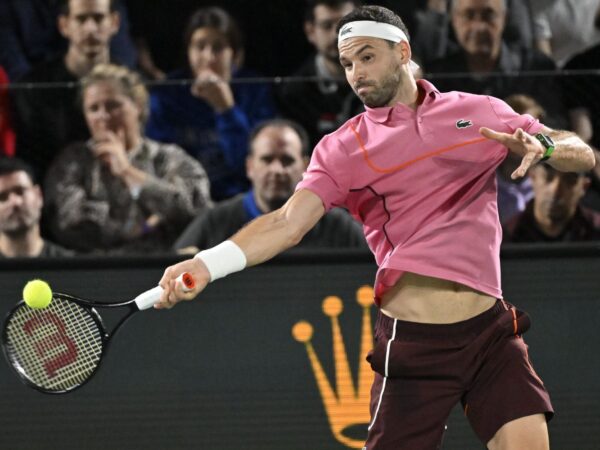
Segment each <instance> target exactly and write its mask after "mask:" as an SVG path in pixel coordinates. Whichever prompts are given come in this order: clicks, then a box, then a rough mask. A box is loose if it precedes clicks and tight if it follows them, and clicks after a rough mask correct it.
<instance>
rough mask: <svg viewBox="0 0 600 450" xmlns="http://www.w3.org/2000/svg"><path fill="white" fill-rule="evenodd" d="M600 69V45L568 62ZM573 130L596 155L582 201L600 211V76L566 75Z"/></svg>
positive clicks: (579, 68) (569, 65) (569, 66)
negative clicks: (599, 99)
mask: <svg viewBox="0 0 600 450" xmlns="http://www.w3.org/2000/svg"><path fill="white" fill-rule="evenodd" d="M597 69H600V44H599V45H596V46H594V47H592V48H590V49H588V50H586V51H585V52H583V53H580V54H579V55H577V56H575V57H574V58H573V59H571V60H570V61H569V62H568V63H567V64H566V65H565V70H569V71H585V70H587V71H590V70H597ZM563 81H564V83H565V92H567V93H568V95H567V96H566V101H565V103H566V104H567V108H568V110H569V119H570V122H571V127H572V129H573V130H574V131H575V132H576V133H577V134H578V135H579V136H580V137H581V138H582V139H583V140H584V141H585V142H587V143H589V144H591V145H592V148H593V149H594V153H595V154H596V167H595V168H594V170H593V171H592V174H591V180H592V181H591V185H590V189H588V191H587V193H586V196H585V197H584V199H583V201H582V204H583V205H585V206H587V207H589V208H593V209H594V210H596V211H600V164H599V163H598V161H600V152H599V151H598V149H599V148H600V102H598V98H600V76H599V75H598V74H590V73H589V72H588V73H578V74H577V73H570V74H567V75H565V76H564V77H563Z"/></svg>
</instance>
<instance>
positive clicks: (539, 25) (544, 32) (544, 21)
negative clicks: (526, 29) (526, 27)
mask: <svg viewBox="0 0 600 450" xmlns="http://www.w3.org/2000/svg"><path fill="white" fill-rule="evenodd" d="M533 37H534V40H535V46H536V47H537V49H538V50H539V51H540V52H542V53H544V54H545V55H546V56H548V57H549V58H552V44H551V39H552V30H551V29H550V23H549V22H548V17H547V16H546V13H545V12H544V11H538V12H537V13H535V14H534V16H533Z"/></svg>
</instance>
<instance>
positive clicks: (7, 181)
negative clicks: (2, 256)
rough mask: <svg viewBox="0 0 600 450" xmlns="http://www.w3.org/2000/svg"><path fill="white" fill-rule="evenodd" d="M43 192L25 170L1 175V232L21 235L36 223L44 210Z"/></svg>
mask: <svg viewBox="0 0 600 450" xmlns="http://www.w3.org/2000/svg"><path fill="white" fill-rule="evenodd" d="M42 204H43V201H42V193H41V190H40V188H39V186H37V185H34V184H33V183H32V181H31V179H30V178H29V175H27V173H25V172H23V171H18V172H13V173H10V174H6V175H0V232H2V233H5V234H7V235H9V236H19V235H22V234H24V233H25V232H27V231H28V230H30V229H31V228H32V227H33V226H34V225H36V224H37V223H38V222H39V220H40V216H41V211H42Z"/></svg>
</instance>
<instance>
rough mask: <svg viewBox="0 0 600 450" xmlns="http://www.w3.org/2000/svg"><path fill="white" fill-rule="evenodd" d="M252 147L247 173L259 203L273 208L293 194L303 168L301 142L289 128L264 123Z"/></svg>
mask: <svg viewBox="0 0 600 450" xmlns="http://www.w3.org/2000/svg"><path fill="white" fill-rule="evenodd" d="M251 146H252V149H251V151H252V153H251V154H250V155H249V156H248V159H247V160H246V173H247V175H248V178H249V179H250V181H251V182H252V186H253V188H254V195H255V196H256V197H257V201H258V202H259V205H260V204H262V205H263V207H264V206H266V207H267V208H268V210H269V211H273V210H275V209H277V208H279V207H281V206H283V204H284V203H285V202H286V201H287V200H288V199H289V198H290V197H291V196H292V194H293V193H294V188H295V187H296V185H297V184H298V182H299V181H300V179H301V178H302V173H303V172H304V170H305V169H306V159H305V158H304V157H303V156H302V141H301V140H300V137H299V136H298V134H297V133H296V132H295V131H294V130H293V129H292V128H289V127H274V126H267V127H266V128H264V129H263V130H261V132H260V133H258V135H257V136H256V137H255V138H254V141H253V142H252V144H251Z"/></svg>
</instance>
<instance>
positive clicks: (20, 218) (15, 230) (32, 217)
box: [0, 210, 40, 239]
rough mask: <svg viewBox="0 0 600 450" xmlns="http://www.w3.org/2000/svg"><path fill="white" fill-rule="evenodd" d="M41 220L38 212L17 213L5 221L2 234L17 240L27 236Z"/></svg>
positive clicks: (0, 227) (25, 211) (0, 230)
mask: <svg viewBox="0 0 600 450" xmlns="http://www.w3.org/2000/svg"><path fill="white" fill-rule="evenodd" d="M39 219H40V214H39V213H37V212H36V211H27V210H21V211H15V212H14V213H13V214H11V215H9V216H8V217H7V218H6V219H5V220H4V223H2V226H0V232H2V233H4V234H6V235H7V236H10V237H11V238H15V239H16V238H19V237H22V236H24V235H25V234H27V233H28V232H29V230H31V229H32V228H33V227H34V226H35V225H36V224H37V222H38V221H39Z"/></svg>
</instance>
